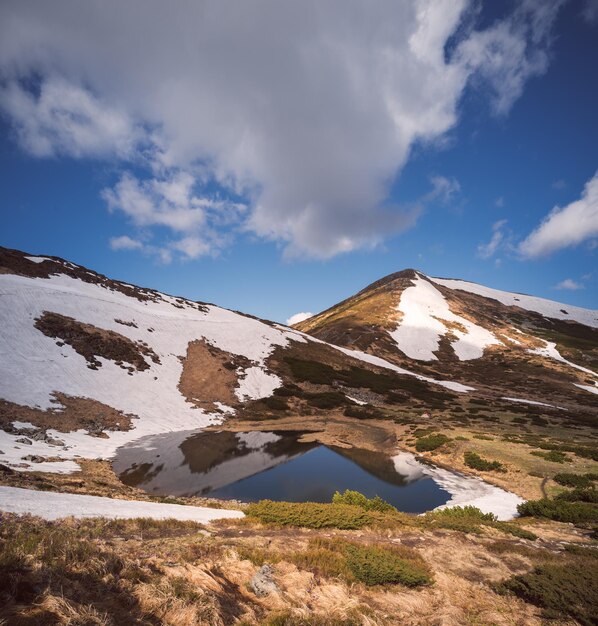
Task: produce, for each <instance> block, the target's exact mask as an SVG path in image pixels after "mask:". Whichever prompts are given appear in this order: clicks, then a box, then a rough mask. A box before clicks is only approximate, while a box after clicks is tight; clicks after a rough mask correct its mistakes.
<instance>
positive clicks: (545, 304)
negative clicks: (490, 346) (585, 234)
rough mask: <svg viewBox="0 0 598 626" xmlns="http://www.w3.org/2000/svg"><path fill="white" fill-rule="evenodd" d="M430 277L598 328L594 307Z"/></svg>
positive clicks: (508, 302)
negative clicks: (587, 307) (583, 307)
mask: <svg viewBox="0 0 598 626" xmlns="http://www.w3.org/2000/svg"><path fill="white" fill-rule="evenodd" d="M428 278H430V280H431V281H433V282H435V283H437V284H438V285H444V286H445V287H449V289H461V290H462V291H468V292H469V293H475V294H477V295H478V296H484V297H485V298H491V299H492V300H498V301H499V302H501V303H502V304H504V305H506V306H518V307H520V308H522V309H525V310H526V311H534V312H535V313H540V315H543V316H544V317H550V318H553V319H558V320H572V321H574V322H579V323H580V324H584V325H585V326H591V327H592V328H598V311H594V310H592V309H582V308H581V307H577V306H571V305H569V304H562V303H561V302H554V301H553V300H546V299H545V298H537V297H535V296H526V295H524V294H519V293H510V292H508V291H500V290H499V289H492V288H491V287H484V286H483V285H478V284H477V283H470V282H467V281H466V280H454V279H452V278H431V277H428Z"/></svg>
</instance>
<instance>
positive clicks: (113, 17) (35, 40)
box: [0, 0, 561, 258]
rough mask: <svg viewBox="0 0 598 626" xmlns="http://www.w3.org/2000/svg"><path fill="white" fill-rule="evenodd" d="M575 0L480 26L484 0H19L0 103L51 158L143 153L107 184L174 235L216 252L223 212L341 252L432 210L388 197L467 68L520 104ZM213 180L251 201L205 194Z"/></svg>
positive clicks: (0, 67) (127, 210)
mask: <svg viewBox="0 0 598 626" xmlns="http://www.w3.org/2000/svg"><path fill="white" fill-rule="evenodd" d="M560 4H561V2H560V1H559V0H534V1H531V0H525V1H524V2H522V3H519V4H518V5H517V8H516V9H515V11H514V13H512V14H511V15H508V16H507V17H505V18H503V19H501V20H499V21H496V22H494V23H492V24H491V25H489V26H488V27H487V28H485V29H483V30H475V20H473V19H471V17H472V15H474V14H475V11H474V3H473V0H452V1H451V2H448V1H446V0H413V1H412V2H396V1H394V0H383V1H381V2H377V3H375V4H374V5H372V4H371V3H365V2H362V1H359V0H342V1H341V0H337V1H329V2H324V3H322V2H318V1H317V0H306V1H305V2H297V3H290V4H289V3H281V2H278V1H276V0H254V1H250V2H242V3H237V4H236V5H235V8H234V11H231V10H230V6H228V5H227V4H226V3H222V2H218V1H217V0H208V1H206V2H197V1H196V0H181V1H180V2H177V4H176V7H175V8H174V9H173V7H172V6H171V5H169V4H167V3H163V2H159V1H157V0H149V1H148V0H131V1H129V2H126V3H122V2H117V0H89V1H87V2H81V3H76V4H74V5H73V3H72V2H70V1H68V0H55V1H54V2H43V1H41V0H38V1H35V0H30V1H23V0H5V1H4V2H2V3H1V5H0V59H1V61H0V77H1V92H0V107H1V108H2V110H3V111H4V113H5V114H7V115H8V116H9V119H10V120H11V121H12V123H13V125H14V127H15V129H16V134H17V137H18V139H19V141H20V143H21V145H22V146H23V148H24V149H25V150H28V151H29V152H30V153H31V154H33V155H35V156H52V155H60V154H65V155H68V156H73V157H94V158H97V157H105V158H111V157H112V158H114V157H117V158H120V159H122V160H123V161H125V162H126V167H130V164H133V165H135V166H136V167H142V168H146V173H145V174H144V175H143V176H142V178H141V179H139V178H138V177H137V178H135V177H133V176H132V175H130V174H123V176H122V177H121V178H120V179H119V180H118V181H117V182H116V184H115V185H114V186H113V188H112V189H109V190H107V191H105V192H104V197H105V198H106V200H107V202H108V204H109V206H110V208H111V210H113V211H120V212H123V213H124V214H125V215H127V216H128V218H129V219H130V220H131V221H132V223H133V224H134V225H135V226H136V227H137V228H146V229H153V231H154V232H157V231H159V230H160V228H166V229H167V231H168V232H170V231H172V233H178V235H177V237H178V239H177V240H176V242H175V243H174V244H172V243H170V244H168V245H169V246H170V249H171V250H178V251H180V252H182V253H183V254H184V255H186V256H189V257H191V258H196V257H197V256H201V255H202V254H204V253H206V252H207V251H208V250H209V251H213V250H214V249H215V247H216V248H218V246H219V245H222V243H221V242H222V241H224V239H226V238H224V239H223V238H222V237H216V236H215V235H214V230H215V229H217V228H218V224H219V225H221V226H223V227H224V226H226V227H227V228H228V229H229V230H231V229H232V230H235V229H244V230H246V231H250V232H252V233H255V234H257V235H258V236H260V237H263V238H266V239H271V240H274V241H277V242H282V243H283V245H284V246H285V254H287V255H295V256H303V255H310V256H314V257H322V258H326V257H329V256H332V255H334V254H338V253H341V252H348V251H351V250H354V249H356V248H360V247H371V246H375V245H377V244H379V243H380V242H381V241H382V240H383V239H384V238H385V237H387V236H390V235H392V234H394V233H398V232H400V231H402V230H405V229H406V228H409V227H410V226H412V225H413V224H414V223H415V221H416V219H417V215H418V211H417V210H408V211H405V210H404V209H403V208H402V207H400V206H395V205H391V204H389V203H388V200H387V196H388V192H389V189H390V185H391V183H392V181H393V179H394V178H395V177H396V175H397V173H398V172H400V170H401V168H402V167H403V166H404V164H405V162H406V161H407V159H408V157H409V154H410V151H411V149H412V148H413V146H414V145H415V144H417V143H426V144H433V143H434V142H437V141H439V140H440V139H441V138H442V137H443V136H444V135H445V134H446V133H447V131H449V130H450V129H451V128H453V126H454V125H455V123H456V121H457V109H458V104H459V101H460V98H461V96H462V94H463V93H464V90H465V89H466V86H467V85H468V84H470V83H473V84H475V85H476V86H477V87H478V88H480V89H484V90H486V91H487V90H488V89H489V90H490V94H491V101H492V106H493V108H494V110H495V111H496V112H498V113H501V114H504V113H506V112H507V111H508V110H509V108H510V107H511V106H512V104H513V103H514V101H515V100H516V99H517V98H518V97H519V96H520V94H521V92H522V90H523V87H524V85H525V83H526V81H527V80H528V79H529V78H531V77H532V76H535V75H538V74H539V73H541V72H543V71H544V70H545V69H546V67H547V64H548V59H549V57H548V51H549V46H550V32H551V27H552V24H553V22H554V19H555V16H556V14H557V12H558V9H559V7H560ZM135 171H136V172H139V169H136V170H135ZM447 180H448V179H447ZM214 186H217V187H219V189H220V190H221V191H222V193H223V194H224V195H228V197H233V198H239V197H242V198H243V199H244V201H245V203H246V204H247V205H248V210H247V211H239V210H237V209H236V208H235V207H231V206H230V205H227V206H226V207H220V208H219V209H218V210H212V207H206V206H204V205H203V204H202V203H201V201H202V199H205V196H206V194H205V193H202V192H197V191H196V189H201V188H204V187H210V188H213V187H214ZM444 192H445V193H447V194H449V196H450V193H451V188H450V186H449V187H444ZM453 193H454V191H453ZM233 204H234V203H233ZM208 213H209V215H208ZM216 222H217V223H218V224H217V223H216ZM169 236H170V235H169ZM218 242H220V243H218Z"/></svg>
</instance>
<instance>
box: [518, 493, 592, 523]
mask: <svg viewBox="0 0 598 626" xmlns="http://www.w3.org/2000/svg"><path fill="white" fill-rule="evenodd" d="M517 510H518V511H519V514H520V515H529V516H532V517H546V518H548V519H552V520H556V521H557V522H571V523H572V524H585V523H592V522H594V523H596V522H598V506H596V505H595V504H593V503H590V502H567V501H565V500H550V499H548V498H543V499H542V500H530V501H528V502H524V503H522V504H520V505H518V507H517Z"/></svg>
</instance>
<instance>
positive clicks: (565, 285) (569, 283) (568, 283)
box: [554, 278, 584, 291]
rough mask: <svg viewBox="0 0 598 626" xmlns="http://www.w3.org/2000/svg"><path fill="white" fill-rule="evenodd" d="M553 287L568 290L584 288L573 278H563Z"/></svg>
mask: <svg viewBox="0 0 598 626" xmlns="http://www.w3.org/2000/svg"><path fill="white" fill-rule="evenodd" d="M554 288H555V289H568V290H569V291H577V290H578V289H584V286H583V285H582V284H581V283H578V282H577V281H575V280H573V279H572V278H565V280H562V281H561V282H560V283H558V284H557V285H555V286H554Z"/></svg>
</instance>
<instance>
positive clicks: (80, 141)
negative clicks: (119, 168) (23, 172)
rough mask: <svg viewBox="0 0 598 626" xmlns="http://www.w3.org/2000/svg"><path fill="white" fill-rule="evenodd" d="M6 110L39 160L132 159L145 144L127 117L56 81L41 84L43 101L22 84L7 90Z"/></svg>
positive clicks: (2, 101)
mask: <svg viewBox="0 0 598 626" xmlns="http://www.w3.org/2000/svg"><path fill="white" fill-rule="evenodd" d="M0 108H2V109H4V111H5V112H6V113H8V114H9V115H10V117H11V118H12V121H13V124H14V127H15V129H16V132H17V136H18V139H19V141H20V143H21V145H22V146H23V148H24V149H25V150H26V151H27V152H29V153H31V154H32V155H34V156H37V157H48V156H57V155H66V156H71V157H105V156H109V155H112V154H117V155H118V156H121V157H126V156H128V155H130V154H131V152H132V150H133V147H134V145H135V144H136V142H137V141H138V140H139V139H140V135H139V131H138V130H137V129H136V128H135V127H134V126H133V124H132V122H131V120H130V119H129V117H128V116H127V115H126V114H125V113H123V112H122V111H120V110H117V109H114V108H111V107H110V106H108V105H107V104H106V103H104V102H101V101H100V100H98V99H96V98H95V97H94V96H93V95H92V94H91V93H90V92H89V91H87V90H85V89H82V88H81V87H78V86H75V85H73V84H71V83H69V82H67V81H66V80H64V79H62V78H58V77H55V76H51V77H49V78H47V79H46V80H45V81H44V82H43V83H42V84H41V85H40V91H39V94H38V95H37V97H35V96H34V95H32V93H31V92H30V91H27V90H26V89H25V88H24V87H23V85H21V84H20V83H19V82H17V81H13V82H9V83H7V84H5V85H4V86H1V87H0Z"/></svg>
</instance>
